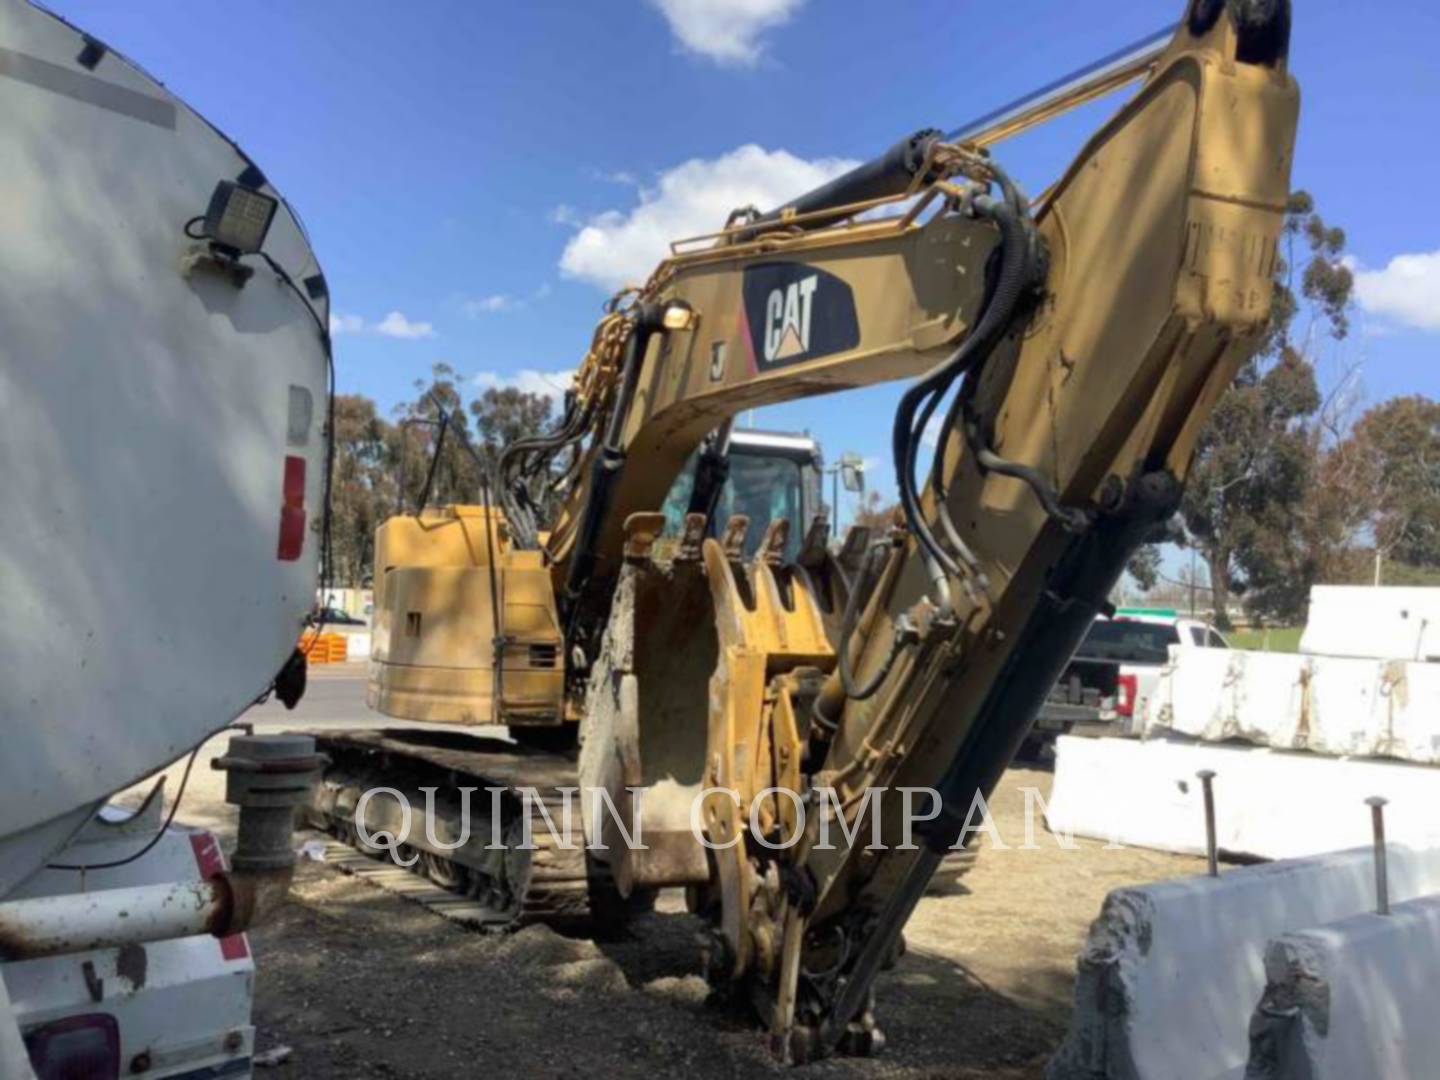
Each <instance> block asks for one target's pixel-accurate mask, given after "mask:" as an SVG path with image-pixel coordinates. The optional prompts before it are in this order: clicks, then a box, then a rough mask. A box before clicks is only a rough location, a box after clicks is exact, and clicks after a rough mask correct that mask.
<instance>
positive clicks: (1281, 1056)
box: [1245, 896, 1440, 1080]
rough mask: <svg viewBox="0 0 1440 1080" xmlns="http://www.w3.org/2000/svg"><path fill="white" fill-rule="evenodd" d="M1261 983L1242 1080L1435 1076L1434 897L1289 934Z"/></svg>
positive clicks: (1438, 1032)
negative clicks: (1376, 913)
mask: <svg viewBox="0 0 1440 1080" xmlns="http://www.w3.org/2000/svg"><path fill="white" fill-rule="evenodd" d="M1265 975H1266V985H1265V992H1264V995H1263V997H1262V998H1261V1000H1260V1004H1259V1006H1258V1007H1257V1008H1256V1010H1255V1015H1254V1018H1253V1020H1252V1021H1251V1027H1250V1062H1249V1065H1248V1067H1247V1068H1246V1071H1245V1080H1357V1078H1361V1077H1376V1078H1380V1077H1383V1078H1384V1080H1433V1078H1434V1077H1435V1076H1437V1075H1440V1024H1437V1023H1436V1019H1435V988H1436V983H1437V981H1440V896H1428V897H1425V898H1423V899H1419V900H1412V901H1409V902H1408V903H1402V904H1396V905H1394V906H1393V907H1392V908H1391V913H1390V914H1389V915H1375V914H1361V915H1352V916H1351V917H1350V918H1348V919H1342V920H1340V921H1339V922H1334V923H1331V924H1330V925H1328V926H1322V927H1319V928H1316V929H1312V930H1301V931H1297V932H1295V933H1290V934H1285V935H1283V936H1282V937H1279V938H1277V939H1276V940H1274V941H1272V942H1271V943H1270V946H1269V948H1268V949H1266V952H1265Z"/></svg>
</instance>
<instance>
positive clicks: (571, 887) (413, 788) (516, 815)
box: [308, 729, 643, 931]
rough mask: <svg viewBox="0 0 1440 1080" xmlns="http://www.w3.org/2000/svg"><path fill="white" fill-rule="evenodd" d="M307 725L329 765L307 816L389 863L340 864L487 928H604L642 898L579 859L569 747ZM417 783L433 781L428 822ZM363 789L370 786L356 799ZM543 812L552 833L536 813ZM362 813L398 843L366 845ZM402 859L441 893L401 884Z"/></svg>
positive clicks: (370, 826)
mask: <svg viewBox="0 0 1440 1080" xmlns="http://www.w3.org/2000/svg"><path fill="white" fill-rule="evenodd" d="M311 734H313V735H314V736H315V741H316V745H317V747H318V748H319V749H320V750H321V751H322V752H324V753H325V754H326V755H327V756H328V757H329V758H330V765H329V766H328V767H327V769H326V772H325V775H324V778H323V779H322V781H321V783H320V784H319V785H317V789H316V793H315V796H314V799H313V801H312V804H311V807H310V811H309V815H308V816H309V819H310V823H311V824H312V825H315V826H316V827H318V828H321V829H323V830H324V831H326V832H329V833H330V834H331V835H333V836H335V837H336V838H337V839H339V840H340V841H342V842H344V843H345V844H347V845H348V846H350V847H351V848H353V849H355V850H356V851H358V852H360V853H361V854H363V855H367V856H370V857H371V859H374V860H383V861H384V863H388V864H390V865H384V866H381V865H379V864H372V865H376V866H377V869H376V870H374V871H368V872H367V871H366V870H365V869H364V868H363V864H359V863H357V862H355V861H353V860H351V861H349V862H348V863H347V862H342V863H341V864H340V865H341V869H343V870H348V871H350V872H353V873H356V875H357V876H359V877H361V878H362V879H365V880H370V881H372V883H374V884H377V885H379V886H381V887H382V888H387V889H389V890H390V891H394V892H397V893H399V894H400V895H402V896H406V897H407V898H410V899H415V900H418V901H420V902H422V903H425V904H426V905H427V906H431V907H433V908H434V909H435V910H437V911H439V912H440V913H441V914H444V915H445V916H446V917H448V918H452V919H456V920H458V921H461V922H464V923H466V924H469V925H472V926H476V927H480V928H484V929H490V930H514V929H519V928H521V927H524V926H528V925H531V924H533V923H545V924H547V925H551V926H556V927H559V928H563V929H572V930H591V931H595V930H605V929H609V928H611V927H613V926H614V924H615V923H616V922H617V921H619V922H623V920H624V919H625V917H626V916H627V915H628V914H629V913H630V912H631V911H632V910H634V909H636V908H638V907H639V906H640V905H641V903H642V902H643V901H642V899H641V898H639V897H636V898H632V899H631V900H628V901H627V900H625V899H622V898H621V897H620V896H619V895H618V893H616V891H615V888H614V885H613V882H612V881H611V879H610V876H609V873H608V870H607V868H606V867H605V866H604V864H603V863H599V862H597V861H596V860H594V859H592V858H590V857H589V855H588V853H587V851H586V849H585V846H584V837H583V830H582V826H581V821H580V806H579V803H578V799H575V798H574V797H573V794H572V796H571V799H570V814H571V822H572V824H571V827H570V828H569V830H568V831H567V829H566V826H565V820H566V819H565V812H566V799H567V796H566V793H565V789H570V791H571V792H572V793H573V791H574V789H576V788H577V787H578V784H579V781H578V779H577V773H576V763H575V760H574V758H573V756H570V755H567V754H561V753H553V752H547V751H542V750H537V749H533V748H530V747H526V746H523V745H517V744H515V743H511V742H507V741H505V740H502V739H496V738H484V737H480V736H474V735H469V734H466V733H463V732H456V731H449V730H429V729H424V730H417V729H378V730H353V731H351V730H331V731H318V732H312V733H311ZM426 788H434V789H436V791H435V794H434V797H433V799H434V807H435V812H434V819H433V822H432V823H431V828H430V830H429V831H427V828H426V817H425V815H426V813H427V809H426V794H425V792H424V789H426ZM464 788H471V789H474V790H473V791H472V793H471V795H470V807H469V814H468V817H469V821H470V828H469V831H468V835H467V834H466V833H465V831H464V829H463V819H462V815H461V809H462V805H463V804H462V801H461V800H462V799H463V796H462V795H461V794H460V792H461V789H464ZM496 789H500V793H499V795H498V797H497V796H496V795H495V794H494V791H495V790H496ZM367 790H373V792H374V794H372V795H371V797H370V799H369V800H367V801H366V802H365V804H364V806H363V807H362V806H361V802H362V796H363V794H364V793H365V792H366V791H367ZM397 794H399V795H402V796H403V797H404V800H405V801H406V802H407V803H408V804H409V806H410V810H411V813H410V828H409V829H408V831H406V830H404V829H403V828H402V826H403V817H402V816H401V814H400V809H399V808H400V800H399V799H397V798H396V797H395V796H396V795H397ZM357 808H358V809H363V817H361V818H357V813H356V811H357ZM497 808H498V810H499V817H498V818H497V817H496V816H495V814H494V811H495V810H496V809H497ZM547 813H548V815H549V818H550V821H551V822H553V823H554V825H555V829H556V830H559V835H556V832H554V831H552V829H551V826H550V823H549V822H547V821H546V820H545V815H546V814H547ZM362 820H363V824H364V825H365V833H366V835H368V836H369V837H370V838H371V840H377V839H380V836H379V833H380V832H381V831H387V832H390V833H392V834H393V835H394V836H395V837H396V838H397V839H398V841H399V842H398V843H397V844H395V845H393V850H392V845H391V844H389V843H381V844H379V845H377V844H375V843H367V842H366V841H365V839H364V837H362V836H361V833H360V828H359V825H360V824H361V823H362ZM527 833H528V840H529V844H528V845H527V843H526V840H527ZM462 839H463V840H464V843H459V842H460V841H461V840H462ZM437 841H438V842H437ZM497 841H498V843H497ZM457 843H459V846H458V847H455V848H454V849H453V850H449V848H450V846H451V845H454V844H457ZM406 863H408V864H409V865H408V866H405V867H404V869H406V870H408V871H409V872H410V873H411V874H413V875H423V876H424V877H427V878H429V880H430V882H431V883H432V884H433V885H434V886H435V889H438V890H444V893H445V894H449V896H448V897H447V896H445V895H443V894H442V895H440V896H438V897H437V896H436V894H435V889H424V888H422V889H419V890H417V889H415V888H414V887H413V884H411V885H407V884H406V875H402V874H398V873H396V872H394V871H396V870H398V869H400V868H401V864H406ZM427 898H428V899H427ZM432 901H433V902H432Z"/></svg>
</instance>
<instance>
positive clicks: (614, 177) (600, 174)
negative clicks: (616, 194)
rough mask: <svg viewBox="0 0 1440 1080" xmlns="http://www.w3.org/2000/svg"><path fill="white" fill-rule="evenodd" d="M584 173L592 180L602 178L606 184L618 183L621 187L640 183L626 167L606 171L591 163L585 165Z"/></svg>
mask: <svg viewBox="0 0 1440 1080" xmlns="http://www.w3.org/2000/svg"><path fill="white" fill-rule="evenodd" d="M585 175H586V176H588V177H590V179H592V180H603V181H604V182H605V183H607V184H619V185H621V186H622V187H634V186H635V185H636V184H638V183H640V181H639V179H638V178H637V177H636V176H635V174H634V173H632V172H630V171H629V170H628V169H616V170H615V171H614V172H606V171H605V170H604V169H597V168H595V167H594V166H593V165H591V166H587V167H586V169H585Z"/></svg>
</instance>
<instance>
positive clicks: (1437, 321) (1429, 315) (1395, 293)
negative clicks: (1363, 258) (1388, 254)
mask: <svg viewBox="0 0 1440 1080" xmlns="http://www.w3.org/2000/svg"><path fill="white" fill-rule="evenodd" d="M1352 269H1354V270H1355V298H1356V299H1357V300H1358V301H1359V302H1360V306H1361V307H1362V308H1363V309H1364V310H1365V311H1367V312H1369V313H1370V314H1372V315H1381V316H1384V317H1386V318H1388V319H1393V320H1394V321H1395V322H1398V323H1401V324H1403V325H1405V326H1410V327H1414V328H1415V329H1417V330H1440V251H1428V252H1421V253H1418V254H1414V255H1396V256H1395V257H1394V258H1393V259H1391V260H1390V262H1389V263H1388V264H1387V265H1386V267H1385V269H1383V270H1365V269H1363V268H1360V267H1354V266H1352Z"/></svg>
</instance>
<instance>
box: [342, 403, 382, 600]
mask: <svg viewBox="0 0 1440 1080" xmlns="http://www.w3.org/2000/svg"><path fill="white" fill-rule="evenodd" d="M393 435H394V432H393V429H392V428H391V426H390V425H389V424H388V423H386V422H385V420H384V418H382V417H381V416H380V415H379V413H378V412H377V411H376V409H375V403H374V402H373V401H371V400H370V399H369V398H367V397H365V396H363V395H361V394H339V395H337V396H336V398H335V467H334V473H333V474H332V482H331V489H330V550H331V563H332V565H331V572H332V577H333V581H334V584H335V585H337V586H340V587H352V588H353V587H360V586H363V585H364V584H365V583H366V582H367V580H368V579H369V577H370V572H371V566H372V564H373V562H374V554H375V529H376V527H377V526H379V524H380V522H381V521H382V520H384V517H385V515H386V513H388V512H389V510H390V508H392V507H393V505H394V501H395V475H394V458H393V454H392V442H393Z"/></svg>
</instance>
